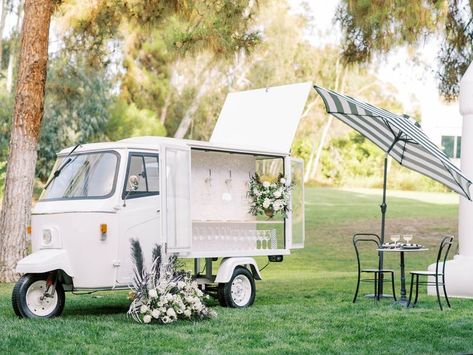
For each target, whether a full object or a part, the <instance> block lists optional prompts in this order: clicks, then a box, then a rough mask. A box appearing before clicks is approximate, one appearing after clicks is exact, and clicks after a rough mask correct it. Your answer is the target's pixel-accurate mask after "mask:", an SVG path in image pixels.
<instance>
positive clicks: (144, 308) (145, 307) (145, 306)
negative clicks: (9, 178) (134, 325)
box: [140, 304, 148, 314]
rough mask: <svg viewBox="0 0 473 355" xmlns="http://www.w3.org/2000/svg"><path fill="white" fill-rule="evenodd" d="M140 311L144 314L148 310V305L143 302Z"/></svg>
mask: <svg viewBox="0 0 473 355" xmlns="http://www.w3.org/2000/svg"><path fill="white" fill-rule="evenodd" d="M140 311H141V313H142V314H145V313H146V312H148V306H147V305H145V304H144V305H142V306H141V309H140Z"/></svg>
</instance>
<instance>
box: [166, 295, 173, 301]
mask: <svg viewBox="0 0 473 355" xmlns="http://www.w3.org/2000/svg"><path fill="white" fill-rule="evenodd" d="M165 298H166V301H172V300H173V296H172V295H171V294H170V293H168V294H167V295H166V297H165Z"/></svg>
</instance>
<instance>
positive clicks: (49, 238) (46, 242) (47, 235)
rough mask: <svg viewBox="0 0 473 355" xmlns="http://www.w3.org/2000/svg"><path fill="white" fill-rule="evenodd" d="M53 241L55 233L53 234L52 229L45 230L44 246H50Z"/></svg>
mask: <svg viewBox="0 0 473 355" xmlns="http://www.w3.org/2000/svg"><path fill="white" fill-rule="evenodd" d="M52 240H53V233H52V232H51V230H50V229H44V230H43V244H44V245H49V244H51V241H52Z"/></svg>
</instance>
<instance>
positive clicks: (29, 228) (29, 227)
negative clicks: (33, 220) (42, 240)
mask: <svg viewBox="0 0 473 355" xmlns="http://www.w3.org/2000/svg"><path fill="white" fill-rule="evenodd" d="M31 232H32V229H31V226H28V227H26V233H27V234H31Z"/></svg>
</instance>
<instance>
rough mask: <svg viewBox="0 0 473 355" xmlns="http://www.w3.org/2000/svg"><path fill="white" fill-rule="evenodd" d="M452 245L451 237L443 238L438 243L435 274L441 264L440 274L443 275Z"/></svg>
mask: <svg viewBox="0 0 473 355" xmlns="http://www.w3.org/2000/svg"><path fill="white" fill-rule="evenodd" d="M452 244H453V236H447V237H443V238H442V241H441V242H440V246H439V252H438V254H437V263H436V264H435V272H436V273H437V274H438V273H439V265H440V263H442V273H443V274H444V275H445V264H446V261H447V257H448V253H449V252H450V248H451V247H452Z"/></svg>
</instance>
